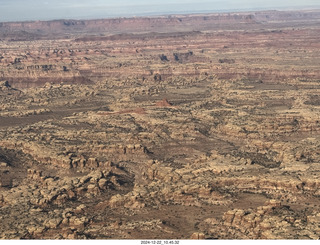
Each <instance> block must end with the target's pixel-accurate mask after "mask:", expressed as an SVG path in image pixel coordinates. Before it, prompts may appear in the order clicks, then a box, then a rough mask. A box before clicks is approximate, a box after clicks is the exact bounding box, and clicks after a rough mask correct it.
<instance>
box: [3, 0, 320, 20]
mask: <svg viewBox="0 0 320 245" xmlns="http://www.w3.org/2000/svg"><path fill="white" fill-rule="evenodd" d="M306 7H309V8H310V7H317V8H319V9H320V0H225V1H224V0H116V1H111V0H0V21H21V20H51V19H81V18H86V19H88V18H108V17H118V16H119V17H120V16H123V17H126V16H135V15H137V16H140V15H157V14H174V13H192V12H194V13H201V12H226V11H237V10H259V9H262V10H264V9H283V8H295V9H296V8H306Z"/></svg>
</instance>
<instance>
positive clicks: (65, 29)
mask: <svg viewBox="0 0 320 245" xmlns="http://www.w3.org/2000/svg"><path fill="white" fill-rule="evenodd" d="M319 19H320V13H319V12H317V11H305V12H280V11H266V12H249V13H228V14H203V15H170V16H166V17H136V18H116V19H97V20H53V21H36V22H4V23H0V33H1V34H2V35H4V37H6V36H7V37H10V36H11V38H13V39H19V38H23V36H24V38H25V39H35V38H39V37H40V38H47V37H48V36H50V37H53V36H55V38H57V37H60V38H63V36H64V35H70V34H75V35H77V34H79V33H86V34H88V33H95V34H98V33H108V34H115V33H136V32H152V31H155V30H156V31H157V32H166V33H167V32H176V31H179V32H180V31H194V30H197V31H208V30H218V29H222V28H228V29H232V30H237V29H239V26H241V27H248V26H249V27H257V24H259V23H261V22H263V23H264V24H268V25H272V24H274V23H277V24H278V25H279V24H281V25H283V26H290V25H292V24H293V23H294V24H295V25H297V24H298V23H299V22H301V21H305V20H308V21H312V22H317V23H319ZM12 32H15V33H14V36H13V35H11V34H12ZM57 35H58V36H57Z"/></svg>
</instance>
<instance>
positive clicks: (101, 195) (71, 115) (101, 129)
mask: <svg viewBox="0 0 320 245" xmlns="http://www.w3.org/2000/svg"><path fill="white" fill-rule="evenodd" d="M302 13H303V14H298V13H297V12H280V13H278V12H272V11H271V12H257V13H255V14H252V13H251V14H247V13H242V14H230V15H225V14H213V15H195V16H172V17H159V18H158V19H157V18H136V19H121V20H95V21H72V20H68V21H67V20H65V21H52V22H37V23H4V24H2V25H0V33H5V34H3V37H1V40H0V42H1V53H0V78H1V81H3V82H0V216H1V220H2V222H1V225H0V238H1V239H212V238H217V239H319V222H320V215H319V214H320V206H319V198H320V191H319V187H320V181H319V178H318V177H319V171H320V168H319V163H320V154H319V150H320V136H319V132H320V123H319V116H320V107H319V94H318V93H319V92H318V91H319V79H320V78H319V75H320V74H319V69H318V67H319V65H320V56H319V42H318V40H319V33H320V32H319V25H318V23H319V12H317V11H311V12H302ZM267 16H269V17H267ZM285 20H286V21H285ZM301 20H303V23H304V24H301V23H300V21H301ZM155 23H157V24H156V26H154V27H153V29H152V30H150V28H151V27H150V26H152V25H155ZM168 23H171V24H172V26H170V28H172V30H171V29H170V30H167V32H163V33H162V30H164V28H165V27H166V26H165V25H164V24H168ZM199 23H202V24H203V25H199ZM212 23H215V25H212ZM235 23H237V24H235ZM231 26H232V28H231ZM191 27H192V28H191ZM196 27H197V28H198V29H197V28H196ZM14 28H16V29H15V30H17V31H19V30H20V31H21V33H20V32H18V33H13V32H12V30H13V29H14ZM82 28H84V29H83V31H80V30H82ZM118 28H122V30H123V33H122V34H119V33H118V30H119V29H118ZM190 28H191V29H192V30H190ZM36 29H39V30H42V31H43V32H42V34H39V35H40V36H38V35H36V34H35V30H36ZM154 30H156V31H157V32H154ZM193 30H194V31H193ZM53 31H55V32H56V38H53V33H54V32H53ZM150 31H152V32H150ZM25 32H28V33H29V34H28V33H25ZM131 32H132V33H131ZM19 33H20V34H19ZM97 33H100V34H101V35H100V34H99V35H98V34H97Z"/></svg>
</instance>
